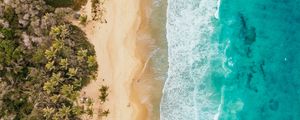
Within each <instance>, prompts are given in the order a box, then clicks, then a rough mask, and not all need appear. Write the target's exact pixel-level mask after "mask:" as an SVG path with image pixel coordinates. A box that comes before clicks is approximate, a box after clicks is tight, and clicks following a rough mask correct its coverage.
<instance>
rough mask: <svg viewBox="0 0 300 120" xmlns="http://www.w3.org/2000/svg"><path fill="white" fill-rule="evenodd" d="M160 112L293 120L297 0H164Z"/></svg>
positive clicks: (298, 94) (180, 117)
mask: <svg viewBox="0 0 300 120" xmlns="http://www.w3.org/2000/svg"><path fill="white" fill-rule="evenodd" d="M166 27H167V41H168V61H169V70H168V77H167V80H166V82H165V86H164V90H163V97H162V102H161V119H162V120H300V0H222V1H217V0H169V1H168V10H167V25H166Z"/></svg>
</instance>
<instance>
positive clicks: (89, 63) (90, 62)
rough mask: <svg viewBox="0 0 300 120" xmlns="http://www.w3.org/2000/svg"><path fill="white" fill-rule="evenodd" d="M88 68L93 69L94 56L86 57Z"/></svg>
mask: <svg viewBox="0 0 300 120" xmlns="http://www.w3.org/2000/svg"><path fill="white" fill-rule="evenodd" d="M87 63H88V67H94V66H96V65H97V61H96V56H88V60H87Z"/></svg>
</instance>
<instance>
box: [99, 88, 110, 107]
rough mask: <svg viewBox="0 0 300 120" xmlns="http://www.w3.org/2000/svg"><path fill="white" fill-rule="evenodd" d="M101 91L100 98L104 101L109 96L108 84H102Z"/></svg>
mask: <svg viewBox="0 0 300 120" xmlns="http://www.w3.org/2000/svg"><path fill="white" fill-rule="evenodd" d="M99 91H100V96H99V100H100V101H101V103H104V102H105V101H106V100H107V97H108V86H104V85H102V86H101V88H100V89H99Z"/></svg>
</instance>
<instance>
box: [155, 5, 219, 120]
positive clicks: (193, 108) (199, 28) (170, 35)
mask: <svg viewBox="0 0 300 120" xmlns="http://www.w3.org/2000/svg"><path fill="white" fill-rule="evenodd" d="M216 7H217V1H216V0H169V1H168V9H167V40H168V52H169V54H168V55H169V59H168V60H169V70H168V78H167V80H166V82H165V86H164V90H163V93H164V94H163V98H162V103H161V119H162V120H197V119H205V118H213V117H214V116H215V115H216V114H217V112H218V110H217V109H218V106H219V104H218V103H219V99H218V98H215V97H218V95H211V93H213V91H214V90H213V89H214V88H212V87H211V86H210V83H211V81H210V75H209V73H208V72H209V71H210V70H209V69H210V64H211V63H210V62H211V56H212V55H214V54H215V53H214V51H213V50H214V47H215V46H214V45H213V43H211V36H212V34H213V30H214V25H213V21H212V20H213V17H214V16H215V13H216V10H217V9H216Z"/></svg>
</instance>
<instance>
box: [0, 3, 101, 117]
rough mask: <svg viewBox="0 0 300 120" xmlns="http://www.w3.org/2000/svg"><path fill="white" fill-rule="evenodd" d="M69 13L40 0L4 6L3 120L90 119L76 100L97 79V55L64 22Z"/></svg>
mask: <svg viewBox="0 0 300 120" xmlns="http://www.w3.org/2000/svg"><path fill="white" fill-rule="evenodd" d="M16 1H18V0H16ZM59 1H61V0H59ZM28 4H30V5H28ZM28 6H30V7H31V8H27V7H28ZM23 8H24V9H23ZM25 8H26V9H25ZM26 10H27V11H26ZM29 10H30V11H29ZM68 13H70V11H69V10H68V9H64V8H57V9H53V8H51V7H49V6H47V5H46V4H44V2H43V1H42V0H22V1H21V0H19V1H18V2H11V3H4V2H0V119H1V120H2V119H4V120H6V119H9V120H10V119H13V120H44V119H45V120H63V119H71V120H77V119H80V116H81V115H83V114H90V113H91V109H90V110H85V109H83V108H82V107H81V106H80V104H79V103H78V102H77V101H78V100H77V99H78V98H79V91H80V90H81V89H82V87H83V86H84V85H86V84H87V83H88V82H89V81H90V80H91V79H93V78H95V76H96V74H97V68H98V65H97V62H96V57H95V51H94V48H93V46H92V45H91V44H90V43H89V42H88V41H87V38H86V36H85V33H84V32H83V31H81V30H80V29H79V28H78V27H76V26H74V25H72V24H70V22H68V21H67V20H65V19H64V16H66V15H68ZM90 108H91V107H90Z"/></svg>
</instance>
